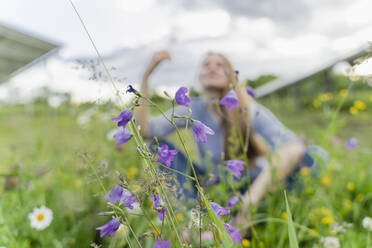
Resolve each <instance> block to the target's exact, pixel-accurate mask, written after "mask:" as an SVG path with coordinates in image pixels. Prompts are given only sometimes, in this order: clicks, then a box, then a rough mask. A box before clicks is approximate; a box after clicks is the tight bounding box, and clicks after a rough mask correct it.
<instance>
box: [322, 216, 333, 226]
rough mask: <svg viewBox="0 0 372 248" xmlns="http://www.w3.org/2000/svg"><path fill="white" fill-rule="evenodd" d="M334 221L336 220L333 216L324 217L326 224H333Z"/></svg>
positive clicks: (323, 221) (323, 220)
mask: <svg viewBox="0 0 372 248" xmlns="http://www.w3.org/2000/svg"><path fill="white" fill-rule="evenodd" d="M333 222H335V220H334V219H333V217H332V216H328V217H324V218H323V219H322V223H323V224H324V225H331V224H332V223H333Z"/></svg>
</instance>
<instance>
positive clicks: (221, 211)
mask: <svg viewBox="0 0 372 248" xmlns="http://www.w3.org/2000/svg"><path fill="white" fill-rule="evenodd" d="M209 205H211V208H212V209H213V211H214V212H215V213H216V215H217V216H218V217H220V216H221V215H228V214H230V211H229V210H226V209H225V208H223V207H221V206H220V205H219V204H217V203H215V202H211V203H209Z"/></svg>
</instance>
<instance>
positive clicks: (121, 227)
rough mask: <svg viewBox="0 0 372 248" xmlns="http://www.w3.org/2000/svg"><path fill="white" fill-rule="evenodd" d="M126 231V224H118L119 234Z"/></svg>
mask: <svg viewBox="0 0 372 248" xmlns="http://www.w3.org/2000/svg"><path fill="white" fill-rule="evenodd" d="M127 231H128V227H127V226H126V225H123V224H120V226H119V229H118V233H120V234H121V235H126V234H127Z"/></svg>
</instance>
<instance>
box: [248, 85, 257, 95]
mask: <svg viewBox="0 0 372 248" xmlns="http://www.w3.org/2000/svg"><path fill="white" fill-rule="evenodd" d="M247 94H248V95H250V96H251V97H253V98H256V92H255V91H254V89H253V88H252V87H248V88H247Z"/></svg>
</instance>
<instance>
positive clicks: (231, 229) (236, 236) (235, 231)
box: [223, 224, 243, 243]
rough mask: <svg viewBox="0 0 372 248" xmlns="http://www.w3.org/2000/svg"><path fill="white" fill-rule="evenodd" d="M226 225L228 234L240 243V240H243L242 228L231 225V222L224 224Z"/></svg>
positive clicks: (235, 241)
mask: <svg viewBox="0 0 372 248" xmlns="http://www.w3.org/2000/svg"><path fill="white" fill-rule="evenodd" d="M223 225H224V227H225V228H226V230H227V232H228V234H229V235H230V238H231V240H232V241H233V242H234V243H238V242H242V241H243V239H242V237H241V236H240V234H239V232H240V230H239V229H237V228H235V227H233V226H231V225H229V224H223Z"/></svg>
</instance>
